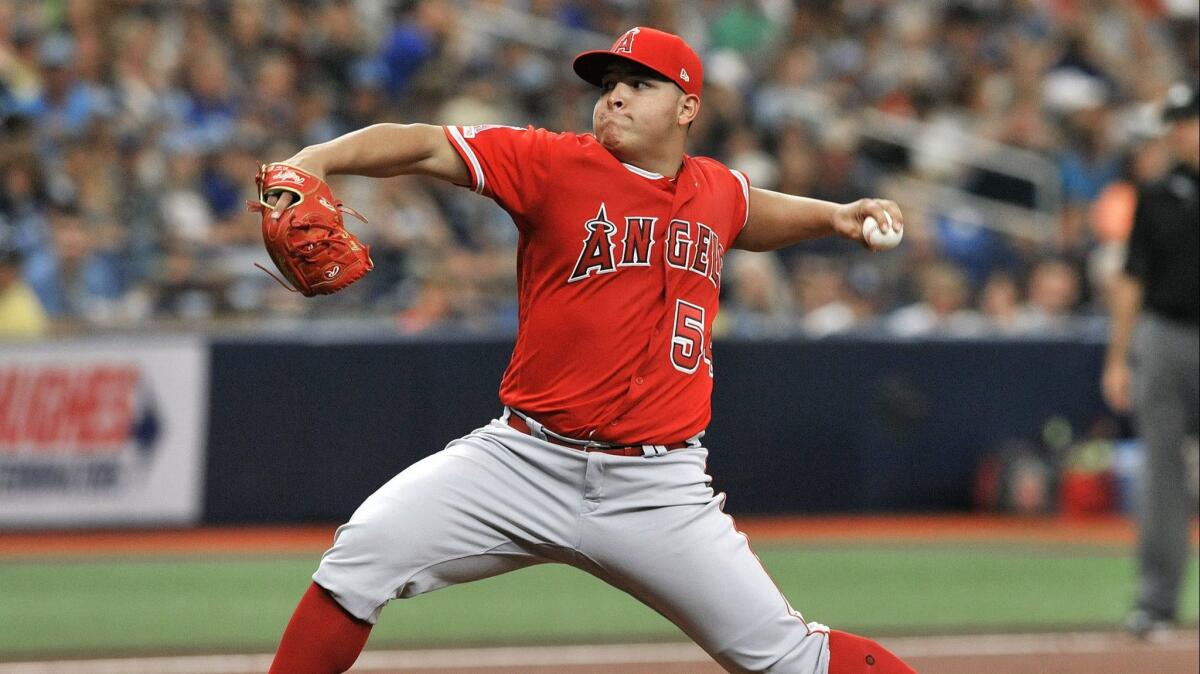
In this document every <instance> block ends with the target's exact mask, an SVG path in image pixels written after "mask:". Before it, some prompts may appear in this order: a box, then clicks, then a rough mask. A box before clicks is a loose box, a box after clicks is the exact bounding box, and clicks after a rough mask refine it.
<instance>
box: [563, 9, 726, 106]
mask: <svg viewBox="0 0 1200 674" xmlns="http://www.w3.org/2000/svg"><path fill="white" fill-rule="evenodd" d="M618 59H619V60H623V61H632V62H634V63H638V64H641V65H643V66H646V67H647V68H649V69H651V70H653V71H654V72H656V73H658V74H660V75H662V76H663V77H665V78H667V79H669V80H671V81H672V82H674V83H675V84H677V85H679V88H680V89H683V91H684V93H688V94H695V95H697V96H699V95H700V90H701V89H703V88H704V66H703V65H702V64H701V63H700V57H699V56H697V55H696V52H695V51H694V50H692V48H691V47H689V46H688V43H686V42H684V41H683V38H681V37H679V36H678V35H672V34H671V33H665V32H663V31H661V30H656V29H654V28H643V27H641V26H638V27H637V28H630V29H629V30H628V31H626V32H625V34H624V35H622V36H621V37H619V38H617V41H616V42H614V43H613V46H612V48H611V49H609V50H607V51H604V50H595V51H585V52H583V53H582V54H580V55H579V56H576V57H575V63H574V67H575V73H576V74H577V75H579V76H580V77H582V78H583V79H584V80H585V81H586V82H589V83H591V84H594V85H596V86H601V80H602V79H603V77H604V72H605V70H606V69H607V68H608V65H609V64H610V63H612V62H613V61H614V60H618Z"/></svg>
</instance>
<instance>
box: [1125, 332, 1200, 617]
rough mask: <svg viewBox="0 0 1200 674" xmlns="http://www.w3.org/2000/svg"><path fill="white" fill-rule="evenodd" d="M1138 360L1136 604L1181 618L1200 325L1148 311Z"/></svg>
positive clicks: (1136, 347) (1191, 508)
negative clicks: (1188, 452)
mask: <svg viewBox="0 0 1200 674" xmlns="http://www.w3.org/2000/svg"><path fill="white" fill-rule="evenodd" d="M1131 363H1132V367H1133V375H1132V376H1133V382H1132V387H1133V391H1132V393H1133V408H1134V422H1135V424H1136V426H1137V431H1138V435H1140V436H1141V438H1142V441H1143V443H1144V445H1145V464H1144V465H1145V467H1144V471H1143V474H1142V495H1141V496H1142V497H1141V501H1140V511H1139V525H1140V532H1139V540H1138V574H1139V583H1138V597H1137V607H1138V608H1141V609H1145V610H1147V611H1150V612H1152V613H1156V614H1158V615H1163V616H1168V617H1172V618H1174V617H1175V616H1176V615H1177V613H1176V609H1177V607H1178V603H1179V589H1180V584H1181V583H1182V581H1183V574H1184V569H1185V565H1186V563H1187V558H1188V549H1189V547H1190V541H1189V538H1190V535H1189V530H1188V529H1189V524H1190V522H1191V519H1192V514H1193V513H1194V512H1195V511H1196V502H1195V500H1194V499H1193V497H1192V492H1191V490H1190V489H1189V488H1188V484H1187V483H1188V480H1189V479H1190V475H1191V471H1190V470H1188V469H1187V465H1186V462H1185V460H1184V447H1185V441H1186V439H1187V437H1188V435H1189V434H1192V435H1195V434H1196V432H1197V409H1198V405H1200V394H1198V391H1200V336H1198V331H1197V329H1196V327H1195V326H1191V327H1189V326H1186V325H1181V324H1179V323H1175V322H1172V321H1169V320H1166V319H1164V318H1161V317H1158V316H1155V315H1154V314H1153V313H1149V312H1147V313H1146V314H1144V315H1143V317H1142V318H1141V320H1140V321H1139V322H1138V327H1137V333H1136V336H1135V339H1134V344H1133V351H1132V358H1131Z"/></svg>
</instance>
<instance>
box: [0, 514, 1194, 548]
mask: <svg viewBox="0 0 1200 674" xmlns="http://www.w3.org/2000/svg"><path fill="white" fill-rule="evenodd" d="M737 526H738V528H739V529H740V530H742V531H743V532H744V533H746V534H747V535H748V536H749V537H750V539H751V540H752V541H753V542H763V543H766V542H787V541H795V542H799V541H822V542H836V543H854V542H866V543H879V542H889V541H895V542H905V541H917V542H929V541H978V542H1006V543H1008V542H1028V543H1073V544H1080V545H1132V544H1133V542H1134V540H1135V538H1136V531H1135V528H1134V525H1133V523H1132V521H1130V520H1129V519H1127V518H1121V517H1103V518H1094V519H1082V520H1081V519H1066V518H1060V517H1036V518H1033V517H997V516H981V515H935V516H920V515H913V516H867V515H864V516H819V517H738V518H737ZM334 529H335V525H332V524H330V525H312V526H289V527H255V526H251V527H208V528H200V529H153V530H111V531H29V532H19V531H18V532H5V533H4V535H3V536H0V558H13V557H26V556H33V557H41V556H47V555H141V554H155V553H163V554H188V553H196V552H203V553H234V554H237V553H270V554H277V553H297V554H300V553H311V552H320V551H322V550H324V549H325V548H326V547H328V546H329V544H330V542H332V540H333V532H334ZM1197 540H1200V532H1198V530H1197V527H1196V525H1195V523H1193V526H1192V541H1193V543H1195V542H1196V541H1197Z"/></svg>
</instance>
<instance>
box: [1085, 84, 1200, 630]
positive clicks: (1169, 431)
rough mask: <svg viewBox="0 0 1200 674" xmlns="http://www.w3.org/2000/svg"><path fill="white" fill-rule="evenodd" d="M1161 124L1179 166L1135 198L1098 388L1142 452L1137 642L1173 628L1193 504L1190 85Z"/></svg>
mask: <svg viewBox="0 0 1200 674" xmlns="http://www.w3.org/2000/svg"><path fill="white" fill-rule="evenodd" d="M1163 121H1164V122H1165V123H1166V124H1167V126H1168V128H1169V134H1170V141H1171V149H1172V152H1173V153H1174V155H1175V161H1176V163H1175V165H1174V166H1173V167H1172V169H1171V170H1170V171H1169V172H1168V173H1167V174H1166V175H1164V176H1163V177H1162V178H1160V179H1159V180H1157V181H1156V182H1154V183H1152V184H1150V185H1146V186H1142V187H1140V188H1139V189H1138V203H1137V210H1136V213H1135V215H1134V223H1133V231H1132V232H1131V234H1130V237H1129V250H1128V258H1127V259H1126V263H1125V269H1124V274H1122V275H1121V277H1120V278H1119V279H1118V281H1117V283H1116V285H1115V287H1114V292H1113V296H1112V327H1111V336H1110V341H1109V347H1108V355H1107V358H1106V359H1105V365H1104V374H1103V377H1102V379H1101V386H1102V389H1103V392H1104V397H1105V399H1106V400H1107V401H1108V403H1109V405H1110V406H1112V408H1113V409H1114V410H1116V411H1118V412H1126V411H1128V410H1131V409H1132V411H1133V414H1134V417H1133V418H1134V424H1135V428H1136V430H1137V433H1138V435H1139V436H1140V437H1141V439H1142V441H1143V443H1144V445H1145V452H1146V454H1145V468H1144V472H1143V479H1142V482H1143V485H1142V500H1141V504H1140V505H1141V507H1140V509H1139V522H1138V524H1139V540H1138V551H1137V552H1138V590H1137V592H1138V594H1137V599H1136V603H1135V605H1134V610H1133V612H1132V613H1130V615H1129V617H1128V619H1127V621H1126V628H1127V629H1128V630H1129V631H1130V632H1131V633H1133V634H1134V635H1135V636H1138V637H1141V638H1148V637H1152V636H1154V635H1155V634H1157V633H1161V631H1162V630H1164V629H1168V628H1170V627H1171V626H1172V625H1173V624H1174V623H1175V622H1176V619H1177V615H1178V614H1177V607H1178V603H1179V591H1180V586H1181V585H1182V581H1183V575H1184V569H1185V566H1186V562H1187V557H1188V551H1189V547H1190V545H1189V523H1190V521H1191V516H1192V514H1193V513H1194V512H1195V505H1196V504H1195V502H1194V500H1193V496H1192V493H1191V490H1190V489H1189V486H1188V482H1189V480H1190V475H1191V471H1189V470H1188V469H1187V465H1186V462H1185V457H1184V452H1185V449H1184V448H1185V444H1186V440H1187V437H1188V436H1189V435H1195V434H1196V432H1197V407H1198V402H1200V396H1198V394H1197V390H1198V389H1200V338H1198V335H1200V257H1198V256H1200V254H1198V253H1197V250H1198V249H1200V237H1198V236H1197V233H1198V230H1200V223H1198V220H1200V213H1198V212H1197V204H1198V203H1200V179H1198V178H1197V173H1198V172H1200V102H1198V99H1197V88H1196V86H1195V85H1194V84H1177V85H1175V86H1174V87H1172V88H1171V90H1170V91H1169V92H1168V94H1167V100H1166V104H1165V106H1164V108H1163ZM1135 328H1136V329H1135Z"/></svg>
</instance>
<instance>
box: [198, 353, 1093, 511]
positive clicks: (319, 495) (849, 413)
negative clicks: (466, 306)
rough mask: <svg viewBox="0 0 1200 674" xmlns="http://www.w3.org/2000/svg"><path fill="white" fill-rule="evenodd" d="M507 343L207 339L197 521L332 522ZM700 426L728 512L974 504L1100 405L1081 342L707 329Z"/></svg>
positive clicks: (437, 424) (469, 404) (494, 377)
mask: <svg viewBox="0 0 1200 674" xmlns="http://www.w3.org/2000/svg"><path fill="white" fill-rule="evenodd" d="M510 351H511V342H510V341H508V340H503V341H483V342H478V341H462V342H420V341H394V342H393V341H383V342H355V343H339V342H325V341H320V342H318V341H312V342H305V341H292V340H278V341H262V340H223V341H217V342H215V343H214V344H213V345H212V354H211V355H212V358H211V382H210V389H209V390H210V396H211V405H210V407H209V412H210V416H209V422H208V438H207V459H206V462H207V463H206V476H205V494H204V496H205V498H204V514H203V520H204V521H205V522H208V523H221V524H223V523H257V522H305V521H320V522H327V521H340V520H344V519H345V518H346V517H348V516H349V515H350V513H351V512H353V510H354V508H355V507H356V506H357V505H358V504H359V503H360V502H361V501H362V500H363V499H364V498H366V497H367V496H368V495H369V494H370V493H371V492H372V491H374V490H375V489H376V488H377V487H379V485H381V484H383V483H384V482H385V481H387V480H388V479H389V478H390V477H391V476H392V475H394V474H395V473H397V472H399V471H400V470H403V469H404V468H405V467H406V466H408V465H410V464H412V463H414V462H415V461H417V460H419V459H421V458H422V457H424V456H426V455H428V454H431V453H433V452H435V451H438V450H439V449H441V448H442V447H443V446H445V444H446V443H447V442H448V441H450V440H452V439H454V438H456V437H458V436H460V435H463V434H464V433H466V432H468V431H470V430H471V429H473V428H476V427H478V426H481V425H483V424H485V423H486V422H487V421H488V420H489V419H491V418H492V417H494V416H496V415H497V414H499V412H500V406H499V403H498V401H497V398H496V391H497V388H498V383H499V380H500V375H501V373H502V372H503V370H504V367H505V365H506V363H507V361H508V356H509V354H510ZM714 352H715V363H716V387H715V389H716V390H715V393H714V398H713V419H712V423H711V424H710V426H709V430H708V433H707V435H706V436H705V444H706V445H707V446H708V447H709V450H710V459H709V473H710V474H711V475H712V476H713V478H714V480H713V481H714V486H715V487H716V488H717V489H718V490H720V491H725V492H727V493H728V494H729V501H728V506H727V509H728V510H729V511H730V512H732V513H743V514H750V513H803V512H853V511H863V510H900V511H936V510H961V509H965V508H968V507H970V503H971V485H972V481H973V479H974V474H975V471H976V467H977V465H978V463H979V461H980V459H981V458H982V457H983V456H984V455H985V454H986V453H987V452H988V451H989V450H991V449H994V448H995V447H996V446H997V445H998V444H1000V443H1002V442H1003V441H1005V440H1006V439H1010V438H1025V439H1032V440H1036V439H1037V438H1038V437H1039V436H1040V434H1041V429H1042V427H1043V426H1044V424H1045V423H1046V421H1047V420H1048V419H1050V418H1051V417H1054V416H1061V417H1063V418H1065V419H1066V420H1068V421H1069V422H1071V424H1072V426H1073V427H1075V428H1076V429H1086V428H1088V427H1089V426H1091V425H1092V424H1093V423H1094V422H1095V421H1096V420H1097V419H1099V418H1101V417H1103V416H1104V415H1105V414H1106V412H1105V408H1104V404H1103V403H1102V401H1101V398H1100V392H1099V389H1098V381H1097V380H1098V376H1099V372H1100V365H1101V359H1102V355H1103V347H1102V345H1100V344H1095V343H1085V342H1079V341H1026V340H1018V341H969V342H963V341H914V342H906V341H900V342H895V341H884V340H861V339H846V340H828V341H824V340H823V341H816V342H809V341H773V342H718V343H717V344H716V347H715V349H714Z"/></svg>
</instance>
